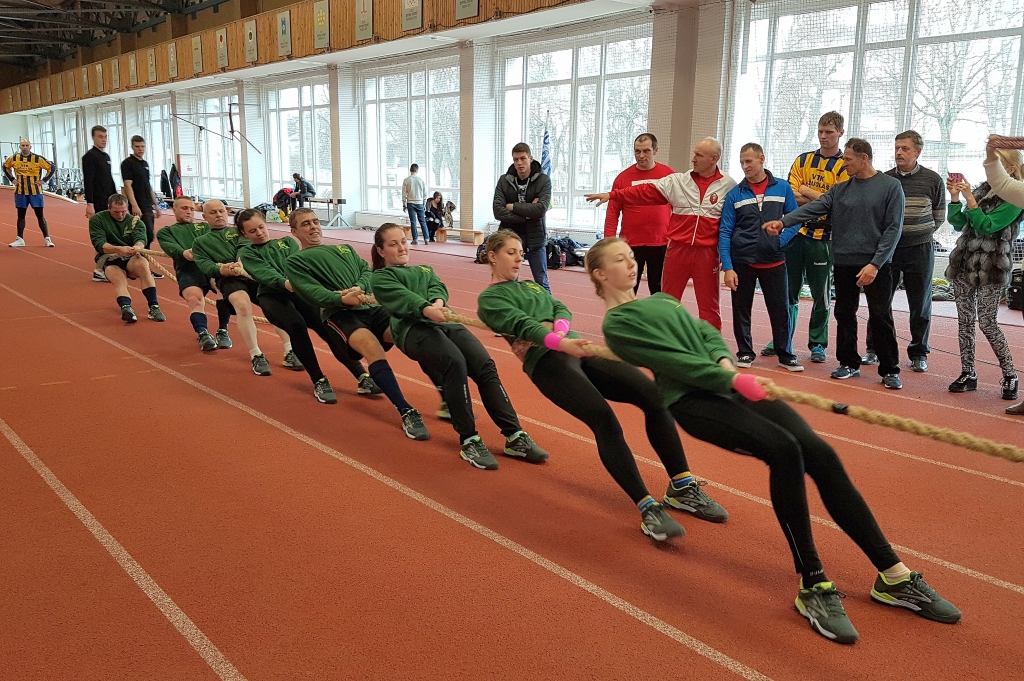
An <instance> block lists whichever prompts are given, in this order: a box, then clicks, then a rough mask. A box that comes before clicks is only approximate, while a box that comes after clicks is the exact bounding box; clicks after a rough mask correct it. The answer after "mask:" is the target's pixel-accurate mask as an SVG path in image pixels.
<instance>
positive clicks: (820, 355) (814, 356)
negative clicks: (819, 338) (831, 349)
mask: <svg viewBox="0 0 1024 681" xmlns="http://www.w3.org/2000/svg"><path fill="white" fill-rule="evenodd" d="M811 361H812V362H814V363H815V364H824V363H825V346H823V345H815V346H814V347H813V348H811Z"/></svg>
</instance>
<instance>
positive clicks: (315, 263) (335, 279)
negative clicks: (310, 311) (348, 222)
mask: <svg viewBox="0 0 1024 681" xmlns="http://www.w3.org/2000/svg"><path fill="white" fill-rule="evenodd" d="M284 273H285V275H286V276H287V278H288V281H290V282H291V283H292V288H294V289H295V292H296V293H298V294H299V295H300V296H301V297H302V298H303V300H305V301H306V302H307V303H309V304H310V305H313V306H314V307H319V308H320V309H321V310H323V316H324V318H325V319H326V318H327V317H330V316H331V315H332V314H334V313H335V312H337V311H338V310H341V309H346V310H363V309H366V308H367V307H369V306H368V305H345V304H344V303H342V302H341V296H340V295H339V294H338V291H344V290H345V289H347V288H352V287H353V286H358V287H360V288H361V289H363V290H364V291H366V292H367V293H370V290H371V289H370V266H369V265H367V264H366V261H365V260H363V259H362V258H360V257H359V254H358V253H356V252H355V251H354V250H352V247H351V246H345V245H338V246H314V247H313V248H304V249H302V250H301V251H299V252H298V253H296V254H295V255H293V256H291V257H290V258H288V260H286V261H285V264H284Z"/></svg>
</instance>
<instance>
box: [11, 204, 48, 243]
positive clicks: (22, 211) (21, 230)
mask: <svg viewBox="0 0 1024 681" xmlns="http://www.w3.org/2000/svg"><path fill="white" fill-rule="evenodd" d="M32 212H33V213H35V214H36V221H38V222H39V231H40V232H42V233H43V237H44V238H46V237H49V236H50V230H49V229H48V228H47V226H46V218H44V217H43V207H42V206H38V207H35V206H33V208H32ZM27 213H28V208H27V207H25V208H19V209H18V238H19V239H21V238H24V236H25V215H26V214H27Z"/></svg>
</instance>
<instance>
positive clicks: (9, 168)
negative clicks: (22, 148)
mask: <svg viewBox="0 0 1024 681" xmlns="http://www.w3.org/2000/svg"><path fill="white" fill-rule="evenodd" d="M54 170H56V169H55V168H54V166H53V164H52V163H50V162H49V161H47V160H46V159H45V158H43V157H42V156H40V155H39V154H21V153H18V154H15V155H14V156H11V157H10V158H9V159H7V160H6V161H5V162H4V175H6V176H7V177H8V178H9V179H10V180H11V181H13V182H14V193H15V194H22V195H24V196H36V195H38V194H42V193H43V185H44V184H46V181H47V180H49V179H50V176H51V175H53V173H54ZM43 171H46V175H45V177H42V179H40V176H41V175H42V174H43ZM12 172H13V175H12Z"/></svg>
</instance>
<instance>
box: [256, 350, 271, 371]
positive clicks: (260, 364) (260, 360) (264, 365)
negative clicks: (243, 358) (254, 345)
mask: <svg viewBox="0 0 1024 681" xmlns="http://www.w3.org/2000/svg"><path fill="white" fill-rule="evenodd" d="M252 372H253V373H254V374H256V375H257V376H269V375H270V362H268V361H267V356H266V355H264V354H263V353H262V352H261V353H260V354H258V355H256V356H255V357H253V358H252Z"/></svg>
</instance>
